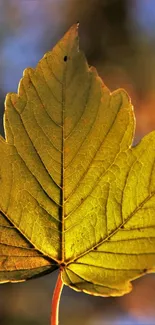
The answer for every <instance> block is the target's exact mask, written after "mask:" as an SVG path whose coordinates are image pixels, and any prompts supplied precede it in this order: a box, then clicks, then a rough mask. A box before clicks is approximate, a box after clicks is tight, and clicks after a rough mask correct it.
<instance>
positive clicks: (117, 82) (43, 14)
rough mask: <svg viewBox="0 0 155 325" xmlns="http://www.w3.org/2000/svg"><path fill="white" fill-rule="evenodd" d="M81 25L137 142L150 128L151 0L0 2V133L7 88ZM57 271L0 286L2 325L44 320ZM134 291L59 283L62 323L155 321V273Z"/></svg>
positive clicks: (154, 104)
mask: <svg viewBox="0 0 155 325" xmlns="http://www.w3.org/2000/svg"><path fill="white" fill-rule="evenodd" d="M77 21H79V22H80V47H81V48H82V49H83V50H84V51H85V53H86V57H87V59H88V62H89V64H90V65H94V66H96V67H97V69H98V72H99V74H100V76H101V77H102V78H103V80H104V82H105V84H106V85H107V86H108V87H109V88H110V89H111V90H114V89H116V88H118V87H124V88H125V89H126V90H127V91H128V93H129V95H130V96H131V98H132V103H133V104H134V107H135V114H136V118H137V128H136V137H135V142H137V141H139V140H140V139H141V137H142V136H143V135H144V134H146V133H148V132H149V131H151V130H153V129H155V73H154V72H155V0H89V1H88V0H0V132H1V134H3V126H2V124H3V123H2V116H3V112H4V104H3V103H4V99H5V95H6V93H7V92H10V91H11V92H12V91H16V90H17V85H18V82H19V79H20V78H21V76H22V71H23V70H24V69H25V68H26V67H28V66H31V67H34V66H35V65H36V63H37V61H38V60H39V59H40V58H41V57H42V56H43V54H44V53H45V52H46V51H48V50H49V49H50V48H52V47H53V46H54V45H55V43H56V42H57V41H58V40H59V39H60V37H62V36H63V34H64V33H65V32H66V31H67V30H68V29H69V27H70V26H71V25H72V24H73V23H75V22H77ZM56 277H57V272H55V273H53V274H50V275H47V276H45V277H43V278H40V279H36V280H31V281H28V282H25V283H19V284H5V285H1V286H0V325H46V324H47V325H48V324H49V322H50V304H51V298H52V293H53V288H54V284H55V281H56ZM133 284H134V290H133V291H132V293H130V294H128V295H126V296H124V297H121V298H100V297H93V296H89V295H87V294H82V293H77V292H74V291H72V290H71V289H69V288H67V287H65V288H64V290H63V294H62V298H61V305H60V325H71V324H72V325H73V324H74V325H79V323H80V324H82V325H155V276H154V275H147V276H145V277H144V278H142V279H139V280H136V281H134V283H133Z"/></svg>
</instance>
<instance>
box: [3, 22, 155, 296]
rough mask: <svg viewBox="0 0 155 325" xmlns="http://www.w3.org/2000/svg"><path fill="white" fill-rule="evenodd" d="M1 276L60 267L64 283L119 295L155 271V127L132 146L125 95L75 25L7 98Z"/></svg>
mask: <svg viewBox="0 0 155 325" xmlns="http://www.w3.org/2000/svg"><path fill="white" fill-rule="evenodd" d="M4 124H5V137H6V140H4V139H3V138H2V137H1V138H0V210H1V214H0V281H1V282H7V281H18V280H24V279H27V278H30V277H34V276H38V275H41V274H42V273H46V272H52V271H53V270H54V269H55V268H58V267H59V266H60V267H61V269H63V271H62V279H63V282H64V283H65V284H66V285H69V286H70V287H72V288H73V289H75V290H81V291H84V292H87V293H90V294H94V295H103V296H106V295H107V296H109V295H112V296H117V295H118V296H119V295H122V294H124V293H127V292H129V291H130V290H131V283H130V281H131V280H133V279H135V278H137V277H140V276H142V275H143V274H145V273H146V272H153V271H155V163H154V161H155V132H152V133H150V134H149V135H147V136H146V137H144V138H143V140H142V141H141V142H140V143H139V144H138V145H137V146H136V147H131V145H132V141H133V136H134V128H135V120H134V113H133V108H132V105H131V103H130V99H129V97H128V95H127V93H126V92H125V91H124V90H122V89H119V90H117V91H114V92H113V93H110V91H109V90H108V89H107V88H106V86H105V85H104V84H103V82H102V80H101V79H100V78H99V76H98V74H97V72H96V70H95V69H94V68H92V67H89V66H88V64H87V62H86V59H85V57H84V55H83V53H82V52H81V51H79V47H78V35H77V26H73V27H72V28H71V29H70V30H69V31H68V33H67V34H66V35H65V36H64V37H63V39H62V40H60V41H59V43H58V44H57V45H56V46H55V47H54V49H53V50H52V51H50V52H48V53H47V54H46V55H45V56H44V57H43V59H42V60H41V61H40V62H39V63H38V65H37V67H36V68H35V69H30V68H28V69H26V70H25V72H24V76H23V78H22V80H21V82H20V85H19V90H18V94H15V93H11V94H8V95H7V98H6V109H5V117H4Z"/></svg>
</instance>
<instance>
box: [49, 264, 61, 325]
mask: <svg viewBox="0 0 155 325" xmlns="http://www.w3.org/2000/svg"><path fill="white" fill-rule="evenodd" d="M62 289H63V282H62V279H61V270H60V272H59V275H58V278H57V282H56V285H55V289H54V293H53V298H52V308H51V325H59V303H60V296H61V292H62Z"/></svg>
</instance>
